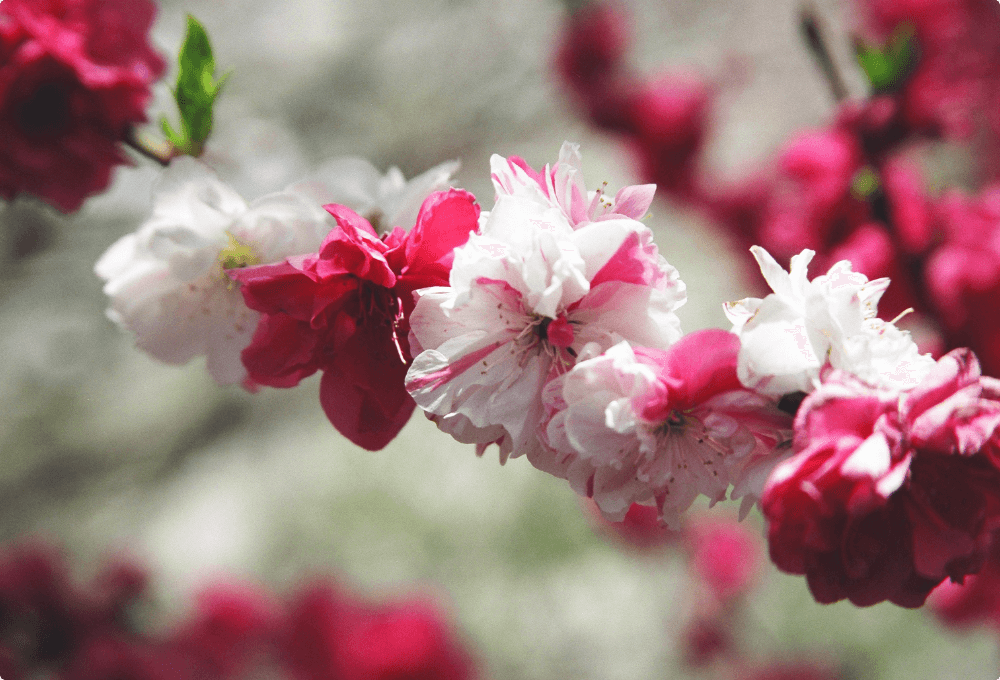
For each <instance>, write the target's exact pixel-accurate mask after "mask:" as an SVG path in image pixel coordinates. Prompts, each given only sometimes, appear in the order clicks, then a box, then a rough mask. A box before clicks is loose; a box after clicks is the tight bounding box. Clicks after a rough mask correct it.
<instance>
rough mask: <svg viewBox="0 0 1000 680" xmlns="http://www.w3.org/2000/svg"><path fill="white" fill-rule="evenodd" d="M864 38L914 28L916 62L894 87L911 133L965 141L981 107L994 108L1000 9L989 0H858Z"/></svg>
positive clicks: (877, 36) (880, 39)
mask: <svg viewBox="0 0 1000 680" xmlns="http://www.w3.org/2000/svg"><path fill="white" fill-rule="evenodd" d="M859 4H860V5H861V7H862V11H861V13H859V14H860V15H861V16H865V17H866V19H867V22H866V23H867V26H868V28H869V34H870V35H871V36H872V38H873V39H874V40H875V41H877V42H879V43H881V42H882V41H883V40H885V39H887V38H888V37H889V36H890V34H891V33H892V32H893V31H894V30H896V29H897V28H899V27H900V26H903V25H908V26H910V27H912V28H913V30H914V33H915V38H916V43H917V50H918V52H919V61H918V62H917V64H916V67H915V69H914V71H913V73H912V74H910V75H909V77H908V78H907V79H906V80H905V81H904V82H903V83H900V85H899V95H898V96H899V101H900V106H901V108H902V113H903V116H904V118H905V120H906V122H907V123H908V125H909V126H910V127H911V128H912V129H916V130H920V131H923V132H925V133H930V134H936V135H943V136H945V137H949V138H964V137H968V136H969V135H970V134H971V133H972V132H973V131H974V130H975V127H976V125H975V124H976V119H977V117H978V116H979V115H980V114H981V112H982V110H983V108H984V107H990V106H994V107H995V106H996V99H995V97H996V94H997V89H996V79H997V65H996V64H997V56H998V54H1000V32H998V31H997V30H996V26H997V23H998V22H1000V5H998V4H997V3H996V2H991V0H940V1H936V2H928V1H927V0H861V2H859Z"/></svg>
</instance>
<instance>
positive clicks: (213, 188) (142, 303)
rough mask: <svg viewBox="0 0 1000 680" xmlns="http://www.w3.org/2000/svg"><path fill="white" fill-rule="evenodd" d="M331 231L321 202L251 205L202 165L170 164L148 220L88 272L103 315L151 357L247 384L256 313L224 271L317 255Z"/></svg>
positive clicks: (273, 199)
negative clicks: (202, 362) (100, 294)
mask: <svg viewBox="0 0 1000 680" xmlns="http://www.w3.org/2000/svg"><path fill="white" fill-rule="evenodd" d="M332 226H333V221H332V218H331V217H330V216H329V215H328V214H327V213H326V212H325V211H324V210H323V209H322V208H321V207H320V206H319V205H317V204H313V203H311V202H309V201H307V200H306V199H305V198H303V197H302V196H299V195H295V194H291V193H276V194H271V195H268V196H264V197H262V198H260V199H258V200H256V201H254V202H253V203H252V204H250V205H247V203H246V202H245V201H244V200H243V199H242V198H241V197H240V196H239V195H238V194H236V193H235V192H234V191H233V190H232V189H230V188H229V187H228V186H226V185H225V184H223V183H222V182H221V181H219V179H218V178H217V177H216V176H215V174H214V173H212V171H211V170H209V169H208V168H207V167H206V166H204V165H203V164H201V163H200V162H198V161H196V160H194V159H193V158H189V157H182V158H177V159H175V160H173V161H172V162H171V164H170V166H169V167H168V168H167V169H166V170H164V172H163V174H162V175H161V177H160V179H159V182H158V184H157V186H156V188H155V192H154V198H153V214H152V217H150V218H149V220H147V221H146V222H145V223H144V224H143V225H141V226H140V227H139V229H138V230H137V231H136V232H135V233H132V234H128V235H127V236H124V237H122V238H121V239H119V240H118V241H117V242H116V243H115V244H114V245H112V246H111V247H110V248H109V249H108V250H107V252H105V253H104V255H103V256H101V258H100V259H99V260H98V262H97V264H96V266H95V268H94V271H95V272H96V273H97V275H98V276H99V277H100V278H102V279H104V280H105V281H106V283H105V285H104V292H105V293H106V294H107V295H108V297H110V298H111V306H110V307H109V308H108V312H107V313H108V316H109V317H110V318H111V319H112V320H113V321H115V322H116V323H118V324H119V325H120V326H122V327H123V328H126V329H128V330H130V331H132V332H133V333H135V336H136V344H137V345H138V346H139V347H140V348H141V349H142V350H144V351H146V352H147V353H149V354H150V355H151V356H153V357H154V358H156V359H159V360H161V361H164V362H167V363H171V364H183V363H185V362H187V361H189V360H190V359H191V358H193V357H194V356H197V355H202V354H203V355H205V356H206V359H207V368H208V371H209V373H210V374H211V375H212V377H213V378H214V379H215V380H216V381H217V382H218V383H220V384H231V383H238V382H241V381H243V380H244V379H245V378H246V371H245V370H244V368H243V365H242V363H241V362H240V351H241V350H242V349H243V348H244V347H246V346H247V345H248V344H249V342H250V339H251V337H252V336H253V332H254V330H255V329H256V326H257V319H258V314H257V312H255V311H252V310H250V309H248V308H247V307H246V305H245V304H244V302H243V296H242V295H241V294H240V291H239V289H238V288H237V287H236V286H235V284H234V283H233V282H232V281H230V280H229V278H228V277H227V276H226V275H225V273H224V271H223V270H224V269H225V268H230V267H243V266H248V265H252V264H258V263H266V262H275V261H278V260H281V259H284V258H285V257H287V256H289V255H296V254H301V253H308V252H311V251H314V250H316V248H318V247H319V245H320V243H321V242H322V240H323V237H324V236H325V235H326V234H327V232H329V230H330V229H331V228H332Z"/></svg>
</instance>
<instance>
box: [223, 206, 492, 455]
mask: <svg viewBox="0 0 1000 680" xmlns="http://www.w3.org/2000/svg"><path fill="white" fill-rule="evenodd" d="M326 208H327V210H328V211H329V212H330V214H331V215H333V216H334V218H335V219H336V221H337V227H336V228H334V229H333V230H332V231H331V232H330V234H329V235H328V236H327V237H326V239H325V240H324V241H323V244H322V246H321V247H320V250H319V252H318V253H316V254H314V255H305V256H299V257H292V258H288V259H286V260H285V261H284V262H283V263H280V264H275V265H264V266H257V267H247V268H245V269H230V270H227V271H228V273H229V274H230V276H231V277H232V278H233V279H234V280H236V281H239V282H240V284H241V289H240V290H241V292H242V293H243V297H244V300H245V301H246V304H247V306H248V307H250V308H251V309H254V310H257V311H259V312H261V313H262V316H261V320H260V322H259V324H258V326H257V331H256V333H255V334H254V338H253V340H252V342H251V343H250V345H249V346H248V347H247V348H246V349H245V350H243V353H242V358H243V364H244V366H245V367H246V369H247V372H248V374H249V377H250V379H251V380H252V381H254V382H257V383H259V384H262V385H269V386H272V387H293V386H295V385H297V384H298V383H299V381H300V380H302V379H303V378H305V377H307V376H309V375H312V374H313V373H315V372H316V371H323V379H322V381H321V382H320V403H321V404H322V406H323V410H324V412H325V413H326V415H327V417H328V418H329V419H330V422H331V423H333V425H334V427H336V428H337V430H338V431H339V432H340V433H341V434H343V435H344V436H345V437H347V438H348V439H350V440H351V441H352V442H354V443H355V444H358V445H359V446H362V447H364V448H366V449H369V450H377V449H380V448H382V447H384V446H385V445H386V444H388V443H389V442H390V441H391V440H392V439H393V438H394V437H395V436H396V434H397V433H398V432H399V430H400V429H401V428H402V427H403V425H405V424H406V421H407V420H408V419H409V417H410V414H411V413H412V411H413V408H414V403H413V400H412V399H410V397H409V395H408V394H407V393H406V390H405V389H404V385H403V378H404V376H405V375H406V370H407V367H408V366H409V364H410V352H409V346H408V342H407V333H408V330H409V316H410V312H411V311H412V309H413V292H414V291H415V290H417V289H420V288H424V287H427V286H433V285H440V284H443V283H445V282H446V281H447V280H448V272H449V269H450V266H451V261H452V257H453V255H452V250H453V249H454V248H455V247H456V246H458V245H461V244H462V243H464V242H465V240H466V239H467V238H468V236H469V233H470V231H473V230H475V229H476V226H477V219H478V215H479V207H478V206H477V205H476V203H475V199H474V197H473V196H472V195H471V194H469V193H468V192H465V191H461V190H458V189H452V190H450V191H447V192H438V193H434V194H431V195H430V196H429V197H428V198H427V200H425V201H424V204H423V206H422V208H421V211H420V214H419V216H418V217H417V224H416V226H415V227H414V228H413V229H412V230H411V231H410V232H408V233H407V232H404V231H403V229H401V228H397V229H395V230H394V231H393V232H391V233H390V234H387V235H386V236H385V237H384V240H380V239H379V238H378V237H377V236H376V234H375V230H374V229H373V228H372V226H371V225H370V224H369V223H368V221H367V220H365V219H363V218H361V217H360V216H358V215H357V214H356V213H355V212H353V211H352V210H350V209H348V208H345V207H344V206H338V205H329V206H326Z"/></svg>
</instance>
